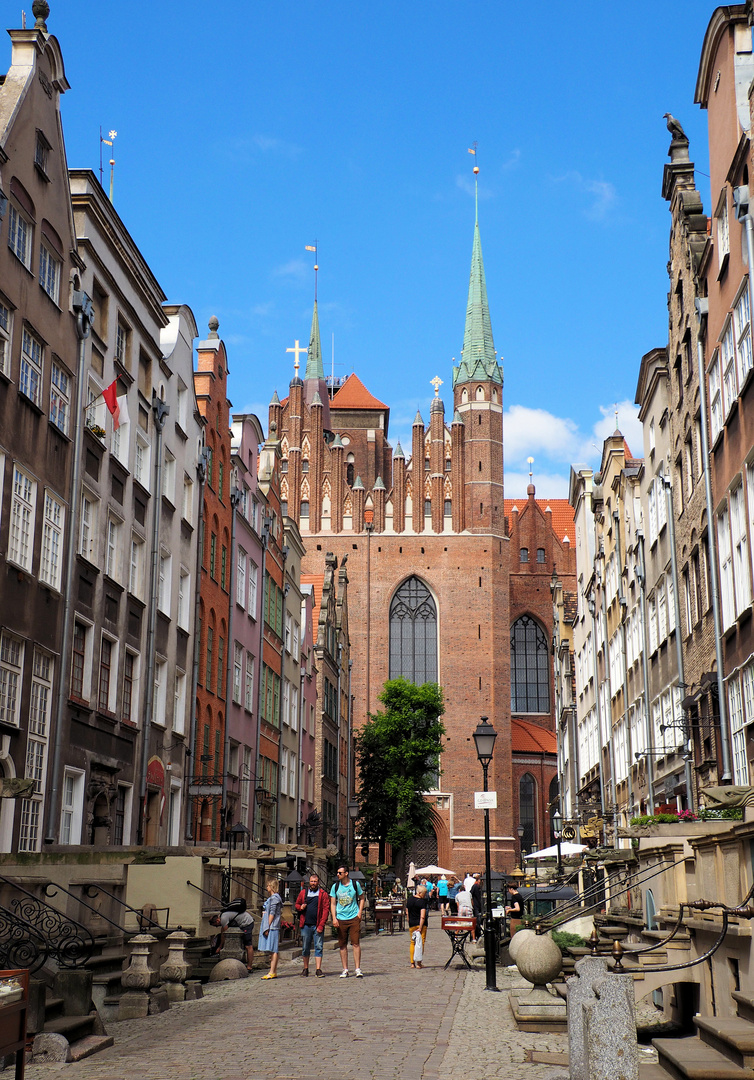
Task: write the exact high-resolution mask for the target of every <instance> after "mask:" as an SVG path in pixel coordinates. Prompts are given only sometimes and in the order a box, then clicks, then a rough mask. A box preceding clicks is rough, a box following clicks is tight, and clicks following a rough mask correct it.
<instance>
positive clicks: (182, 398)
mask: <svg viewBox="0 0 754 1080" xmlns="http://www.w3.org/2000/svg"><path fill="white" fill-rule="evenodd" d="M187 417H188V390H187V389H186V385H185V383H183V382H181V380H180V379H179V380H178V389H177V409H176V421H177V423H178V426H179V427H181V428H182V429H183V430H184V431H188V421H187Z"/></svg>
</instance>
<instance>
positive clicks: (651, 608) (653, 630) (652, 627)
mask: <svg viewBox="0 0 754 1080" xmlns="http://www.w3.org/2000/svg"><path fill="white" fill-rule="evenodd" d="M647 621H648V622H649V652H650V655H651V654H652V653H653V652H655V651H656V649H657V603H656V601H655V598H654V596H650V598H649V601H648V603H647Z"/></svg>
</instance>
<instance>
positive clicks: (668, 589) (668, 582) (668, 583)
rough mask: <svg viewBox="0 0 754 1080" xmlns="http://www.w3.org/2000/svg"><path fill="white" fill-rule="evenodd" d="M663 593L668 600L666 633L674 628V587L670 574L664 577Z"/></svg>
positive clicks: (670, 632)
mask: <svg viewBox="0 0 754 1080" xmlns="http://www.w3.org/2000/svg"><path fill="white" fill-rule="evenodd" d="M665 593H666V595H667V600H668V633H669V634H672V633H673V631H674V630H675V589H674V588H673V575H672V574H668V576H667V577H666V578H665Z"/></svg>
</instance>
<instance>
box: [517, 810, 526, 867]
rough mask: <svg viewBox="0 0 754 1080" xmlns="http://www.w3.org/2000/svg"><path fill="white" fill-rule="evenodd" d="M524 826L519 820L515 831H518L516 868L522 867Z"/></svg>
mask: <svg viewBox="0 0 754 1080" xmlns="http://www.w3.org/2000/svg"><path fill="white" fill-rule="evenodd" d="M524 831H525V830H524V827H523V825H522V824H521V823H520V822H519V824H518V827H517V828H516V832H517V833H518V868H519V870H522V871H523V869H524Z"/></svg>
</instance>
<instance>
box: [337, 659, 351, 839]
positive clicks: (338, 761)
mask: <svg viewBox="0 0 754 1080" xmlns="http://www.w3.org/2000/svg"><path fill="white" fill-rule="evenodd" d="M342 670H343V642H342V641H339V642H338V720H337V724H336V727H337V731H338V745H337V751H336V755H335V840H336V842H337V841H338V839H339V836H340V767H341V766H340V742H341V731H340V720H341V714H342V709H341V704H340V686H341V681H340V675H341V671H342ZM347 813H348V812H347V811H346V814H347Z"/></svg>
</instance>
